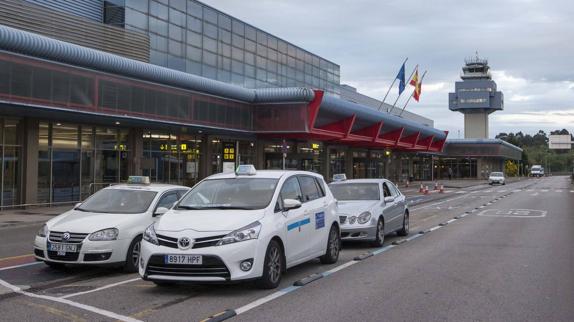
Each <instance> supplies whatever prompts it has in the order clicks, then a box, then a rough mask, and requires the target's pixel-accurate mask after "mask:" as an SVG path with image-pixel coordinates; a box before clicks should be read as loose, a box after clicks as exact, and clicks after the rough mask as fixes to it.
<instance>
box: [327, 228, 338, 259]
mask: <svg viewBox="0 0 574 322" xmlns="http://www.w3.org/2000/svg"><path fill="white" fill-rule="evenodd" d="M337 234H338V232H337V229H331V234H330V236H329V249H330V250H331V257H333V258H336V257H337V256H338V255H339V248H340V244H339V238H337V237H338V236H337Z"/></svg>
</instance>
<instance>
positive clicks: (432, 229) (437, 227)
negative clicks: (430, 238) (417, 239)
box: [429, 226, 441, 232]
mask: <svg viewBox="0 0 574 322" xmlns="http://www.w3.org/2000/svg"><path fill="white" fill-rule="evenodd" d="M440 227H441V226H434V227H433V228H431V229H429V232H431V231H435V230H437V229H439V228H440Z"/></svg>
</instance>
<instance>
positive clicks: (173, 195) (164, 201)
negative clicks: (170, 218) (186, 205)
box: [157, 192, 179, 208]
mask: <svg viewBox="0 0 574 322" xmlns="http://www.w3.org/2000/svg"><path fill="white" fill-rule="evenodd" d="M178 200H179V197H178V196H177V192H168V193H167V194H165V195H163V196H162V197H161V199H160V200H159V202H158V204H157V208H159V207H165V208H171V206H173V204H174V203H176V202H177V201H178Z"/></svg>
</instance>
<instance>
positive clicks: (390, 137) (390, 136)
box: [377, 127, 405, 146]
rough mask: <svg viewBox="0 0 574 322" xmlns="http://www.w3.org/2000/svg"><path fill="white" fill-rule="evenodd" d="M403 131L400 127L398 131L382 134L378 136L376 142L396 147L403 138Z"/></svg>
mask: <svg viewBox="0 0 574 322" xmlns="http://www.w3.org/2000/svg"><path fill="white" fill-rule="evenodd" d="M404 130H405V128H404V127H401V128H400V129H396V130H394V131H390V132H387V133H384V134H383V135H381V136H379V138H378V140H377V142H379V143H385V144H390V145H392V146H397V145H398V143H399V141H400V139H401V137H402V136H403V131H404Z"/></svg>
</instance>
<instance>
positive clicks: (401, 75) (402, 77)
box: [397, 63, 407, 95]
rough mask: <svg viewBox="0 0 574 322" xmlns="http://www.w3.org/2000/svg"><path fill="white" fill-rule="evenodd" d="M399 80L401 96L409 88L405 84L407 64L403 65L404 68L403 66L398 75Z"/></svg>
mask: <svg viewBox="0 0 574 322" xmlns="http://www.w3.org/2000/svg"><path fill="white" fill-rule="evenodd" d="M397 79H398V80H399V95H401V94H402V93H403V91H404V90H405V87H406V86H407V84H406V83H405V63H403V66H401V69H400V70H399V73H398V74H397Z"/></svg>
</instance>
